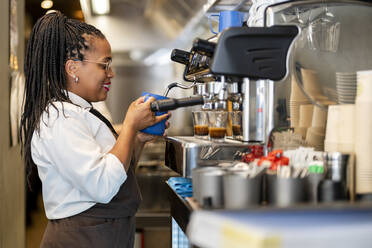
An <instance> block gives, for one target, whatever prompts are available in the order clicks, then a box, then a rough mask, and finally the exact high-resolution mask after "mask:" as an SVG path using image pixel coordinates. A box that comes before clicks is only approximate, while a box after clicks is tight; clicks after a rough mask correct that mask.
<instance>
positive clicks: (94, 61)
mask: <svg viewBox="0 0 372 248" xmlns="http://www.w3.org/2000/svg"><path fill="white" fill-rule="evenodd" d="M86 40H87V43H88V44H89V49H88V50H86V51H84V60H83V61H73V60H69V61H67V62H66V72H67V74H68V82H67V90H68V91H71V92H73V93H75V94H77V95H79V96H80V97H82V98H84V99H85V100H86V101H88V102H99V101H103V100H105V99H106V98H107V92H108V91H109V90H110V86H111V78H113V77H114V73H113V71H112V69H111V68H108V70H106V65H105V64H106V63H108V62H111V60H112V57H111V47H110V44H109V43H108V41H107V40H106V39H101V38H96V37H90V39H86ZM75 76H77V77H78V81H77V82H75V80H74V77H75Z"/></svg>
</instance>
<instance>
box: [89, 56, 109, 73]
mask: <svg viewBox="0 0 372 248" xmlns="http://www.w3.org/2000/svg"><path fill="white" fill-rule="evenodd" d="M82 61H83V62H88V63H95V64H99V65H102V66H103V69H105V72H106V73H107V72H108V71H109V70H110V69H111V63H112V61H111V60H109V61H108V62H98V61H93V60H88V59H84V60H82Z"/></svg>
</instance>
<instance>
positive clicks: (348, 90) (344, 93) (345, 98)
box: [336, 72, 357, 104]
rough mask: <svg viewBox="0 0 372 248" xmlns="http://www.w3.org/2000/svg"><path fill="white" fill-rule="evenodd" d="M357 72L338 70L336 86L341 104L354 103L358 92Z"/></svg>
mask: <svg viewBox="0 0 372 248" xmlns="http://www.w3.org/2000/svg"><path fill="white" fill-rule="evenodd" d="M356 82H357V77H356V73H355V72H336V88H337V95H338V103H339V104H354V103H355V97H356V92H357V83H356Z"/></svg>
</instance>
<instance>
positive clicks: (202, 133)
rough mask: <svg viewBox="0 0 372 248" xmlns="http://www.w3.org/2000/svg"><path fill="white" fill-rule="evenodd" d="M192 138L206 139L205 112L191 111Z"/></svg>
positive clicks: (206, 122)
mask: <svg viewBox="0 0 372 248" xmlns="http://www.w3.org/2000/svg"><path fill="white" fill-rule="evenodd" d="M192 119H193V122H194V136H196V137H200V138H207V137H208V115H207V112H206V111H193V112H192Z"/></svg>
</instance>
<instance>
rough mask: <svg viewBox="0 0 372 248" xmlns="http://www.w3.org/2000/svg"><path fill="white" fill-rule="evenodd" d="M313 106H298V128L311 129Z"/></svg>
mask: <svg viewBox="0 0 372 248" xmlns="http://www.w3.org/2000/svg"><path fill="white" fill-rule="evenodd" d="M313 110H314V105H312V104H306V105H301V106H300V123H299V126H300V127H311V124H312V121H313Z"/></svg>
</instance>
